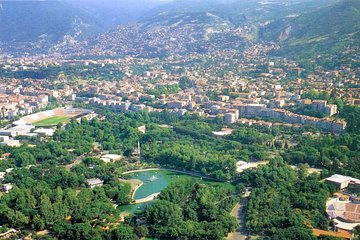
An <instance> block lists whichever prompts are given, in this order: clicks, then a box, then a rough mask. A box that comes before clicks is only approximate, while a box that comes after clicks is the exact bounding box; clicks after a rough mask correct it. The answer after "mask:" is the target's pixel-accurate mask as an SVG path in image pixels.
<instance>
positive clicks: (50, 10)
mask: <svg viewBox="0 0 360 240" xmlns="http://www.w3.org/2000/svg"><path fill="white" fill-rule="evenodd" d="M99 30H101V24H100V23H99V22H98V21H96V20H95V19H94V18H92V17H91V15H89V14H87V13H86V12H84V11H81V10H79V9H77V8H74V7H72V6H71V5H70V4H67V3H63V2H56V1H36V2H35V1H29V2H27V1H19V2H18V1H11V2H10V1H9V2H2V3H0V42H1V43H2V44H3V45H6V46H7V48H11V47H13V48H15V49H16V48H22V47H23V48H25V47H26V45H27V46H31V47H32V48H34V49H42V48H44V47H45V46H51V45H52V44H54V43H58V42H61V41H64V40H67V41H68V42H71V41H74V40H78V39H82V38H84V37H86V36H89V35H91V34H94V33H97V32H99Z"/></svg>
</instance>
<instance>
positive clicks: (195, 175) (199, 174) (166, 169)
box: [122, 168, 221, 182]
mask: <svg viewBox="0 0 360 240" xmlns="http://www.w3.org/2000/svg"><path fill="white" fill-rule="evenodd" d="M156 170H165V171H171V172H176V173H182V174H186V175H190V176H194V177H200V178H204V179H208V180H212V181H217V182H221V181H219V180H218V179H216V178H213V177H209V176H206V175H203V174H201V173H197V172H191V171H183V170H176V169H172V168H146V169H138V170H131V171H126V172H123V173H122V174H123V175H125V174H130V173H137V172H147V171H156Z"/></svg>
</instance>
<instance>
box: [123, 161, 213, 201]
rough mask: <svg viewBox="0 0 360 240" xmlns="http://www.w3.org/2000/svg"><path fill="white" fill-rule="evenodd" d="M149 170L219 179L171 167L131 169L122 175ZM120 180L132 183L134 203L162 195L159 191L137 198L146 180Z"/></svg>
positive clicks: (151, 199)
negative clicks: (138, 191)
mask: <svg viewBox="0 0 360 240" xmlns="http://www.w3.org/2000/svg"><path fill="white" fill-rule="evenodd" d="M149 171H170V172H174V173H180V174H184V175H188V176H193V177H199V178H201V179H207V180H211V181H218V180H217V179H215V178H212V177H209V176H204V175H203V174H200V173H196V172H190V171H182V170H176V169H171V168H146V169H138V170H131V171H126V172H123V173H122V175H126V174H132V173H140V172H149ZM119 180H120V181H122V182H128V183H130V184H131V190H132V193H131V199H132V200H133V201H134V203H132V204H138V203H146V202H150V201H153V200H154V198H156V197H157V196H158V195H160V192H157V193H153V194H150V195H149V196H146V197H144V198H141V199H135V198H134V197H135V194H136V192H137V190H138V189H139V188H140V187H142V186H143V185H144V182H143V181H142V180H140V179H130V180H125V179H121V178H120V179H119Z"/></svg>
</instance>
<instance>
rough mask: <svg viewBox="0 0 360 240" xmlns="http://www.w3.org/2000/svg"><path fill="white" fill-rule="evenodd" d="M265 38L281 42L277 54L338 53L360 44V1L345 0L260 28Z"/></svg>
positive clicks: (262, 37) (261, 36)
mask: <svg viewBox="0 0 360 240" xmlns="http://www.w3.org/2000/svg"><path fill="white" fill-rule="evenodd" d="M259 37H260V39H261V40H268V41H269V40H270V41H277V42H279V43H280V44H281V46H282V48H281V49H280V51H279V52H278V53H277V54H282V55H285V54H287V55H290V56H300V57H307V56H309V57H312V56H315V55H319V54H335V53H340V52H342V51H344V50H346V49H347V48H349V47H355V46H359V44H360V1H357V0H345V1H341V2H338V3H336V4H334V5H331V6H327V7H324V8H321V9H317V10H316V11H313V12H309V13H305V14H302V15H300V16H298V17H295V18H283V19H280V20H277V21H274V22H272V23H271V24H269V25H267V26H265V27H264V28H263V29H261V30H260V34H259Z"/></svg>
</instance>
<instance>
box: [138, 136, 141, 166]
mask: <svg viewBox="0 0 360 240" xmlns="http://www.w3.org/2000/svg"><path fill="white" fill-rule="evenodd" d="M138 154H139V161H140V160H141V148H140V141H139V140H138Z"/></svg>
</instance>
